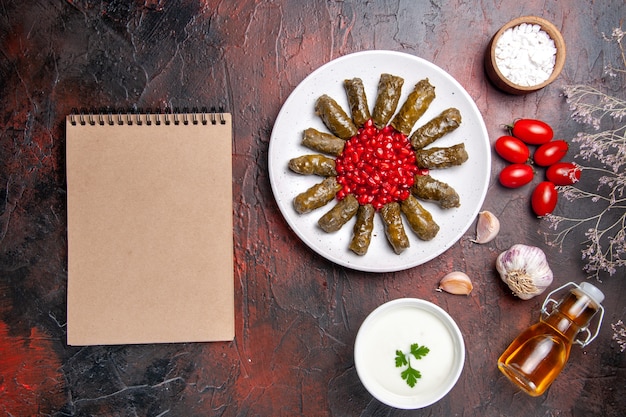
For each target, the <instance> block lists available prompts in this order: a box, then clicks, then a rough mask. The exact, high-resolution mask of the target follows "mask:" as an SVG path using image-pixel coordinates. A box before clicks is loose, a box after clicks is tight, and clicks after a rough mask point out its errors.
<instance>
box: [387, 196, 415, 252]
mask: <svg viewBox="0 0 626 417" xmlns="http://www.w3.org/2000/svg"><path fill="white" fill-rule="evenodd" d="M380 214H381V217H382V219H383V223H384V224H385V235H386V236H387V240H388V241H389V243H390V244H391V247H392V248H393V251H394V252H395V253H396V254H398V255H400V254H401V253H402V252H403V251H404V250H405V249H406V248H408V247H409V245H410V244H409V238H408V236H407V235H406V232H405V231H404V225H403V224H402V216H401V215H400V204H398V203H396V202H393V203H388V204H385V205H384V206H383V207H382V208H381V209H380Z"/></svg>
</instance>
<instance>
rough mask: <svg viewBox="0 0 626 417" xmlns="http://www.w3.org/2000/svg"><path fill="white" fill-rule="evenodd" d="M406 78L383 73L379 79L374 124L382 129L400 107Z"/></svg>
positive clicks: (373, 114) (373, 116)
mask: <svg viewBox="0 0 626 417" xmlns="http://www.w3.org/2000/svg"><path fill="white" fill-rule="evenodd" d="M403 84H404V79H403V78H401V77H397V76H395V75H391V74H381V75H380V79H379V80H378V94H377V96H376V103H375V104H374V111H373V112H372V119H373V121H374V125H375V126H376V127H377V128H379V129H382V128H383V127H385V126H386V125H387V123H388V122H389V120H390V119H391V117H392V116H393V114H394V113H395V112H396V108H398V102H399V101H400V94H401V93H402V85H403Z"/></svg>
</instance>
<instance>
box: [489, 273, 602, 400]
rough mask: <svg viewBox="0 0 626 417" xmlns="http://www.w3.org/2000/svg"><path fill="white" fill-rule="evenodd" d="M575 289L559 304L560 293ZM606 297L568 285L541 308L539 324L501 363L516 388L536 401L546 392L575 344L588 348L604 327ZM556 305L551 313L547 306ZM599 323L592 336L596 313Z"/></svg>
mask: <svg viewBox="0 0 626 417" xmlns="http://www.w3.org/2000/svg"><path fill="white" fill-rule="evenodd" d="M567 287H572V288H570V289H569V290H568V292H567V293H565V294H564V295H563V298H562V299H561V300H559V301H556V300H554V299H552V298H551V297H552V296H554V295H555V294H556V293H557V292H559V291H561V290H564V289H566V288H567ZM603 300H604V294H603V293H602V291H600V290H599V289H598V288H597V287H595V286H594V285H592V284H590V283H588V282H583V283H581V284H580V285H577V284H574V283H571V282H570V283H567V284H565V285H563V286H562V287H559V288H557V289H556V290H554V291H552V292H551V293H550V294H548V296H547V297H546V300H545V301H544V303H543V306H542V308H541V313H542V315H541V318H540V320H539V322H538V323H536V324H534V325H532V326H531V327H529V328H528V329H526V330H525V331H523V332H522V333H521V334H520V335H519V336H518V337H517V338H516V339H515V340H513V342H512V343H511V344H510V345H509V347H508V348H507V349H506V350H505V351H504V353H502V355H501V356H500V358H499V359H498V368H499V369H500V371H501V372H502V373H503V374H504V375H506V376H507V378H509V379H510V380H511V381H512V382H513V383H514V384H516V385H517V386H518V387H520V388H521V389H522V390H523V391H525V392H526V393H528V394H530V395H532V396H534V397H536V396H539V395H541V394H543V393H544V392H545V390H546V389H547V388H548V387H549V386H550V384H552V382H553V381H554V379H555V378H556V377H557V375H558V374H559V373H560V372H561V370H562V369H563V367H564V366H565V363H566V362H567V359H568V358H569V354H570V350H571V347H572V344H579V345H581V346H583V347H584V346H587V345H588V344H589V343H591V341H593V339H595V338H596V336H597V335H598V332H599V330H600V325H601V324H602V317H603V316H604V309H603V308H602V305H601V304H600V303H602V301H603ZM549 304H554V306H553V307H552V309H551V311H550V312H548V310H547V306H548V305H549ZM598 312H600V314H599V316H598V323H597V327H596V331H595V333H594V334H593V335H592V334H591V331H590V330H589V328H588V326H589V324H590V322H591V320H592V318H593V317H594V316H595V315H596V313H598Z"/></svg>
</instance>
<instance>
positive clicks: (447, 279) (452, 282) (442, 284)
mask: <svg viewBox="0 0 626 417" xmlns="http://www.w3.org/2000/svg"><path fill="white" fill-rule="evenodd" d="M472 289H474V286H473V285H472V280H471V279H470V277H468V276H467V274H466V273H464V272H461V271H454V272H450V273H449V274H447V275H446V276H444V277H443V278H442V279H441V281H439V290H443V291H445V292H448V293H450V294H457V295H469V293H471V292H472Z"/></svg>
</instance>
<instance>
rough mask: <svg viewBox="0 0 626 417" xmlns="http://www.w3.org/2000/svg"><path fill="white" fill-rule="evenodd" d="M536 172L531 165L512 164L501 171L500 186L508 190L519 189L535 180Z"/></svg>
mask: <svg viewBox="0 0 626 417" xmlns="http://www.w3.org/2000/svg"><path fill="white" fill-rule="evenodd" d="M533 175H535V172H534V171H533V168H532V167H531V166H530V165H526V164H511V165H508V166H506V167H504V169H503V170H502V171H500V184H502V185H504V186H505V187H508V188H518V187H521V186H522V185H526V184H528V183H529V182H531V181H532V180H533Z"/></svg>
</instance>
